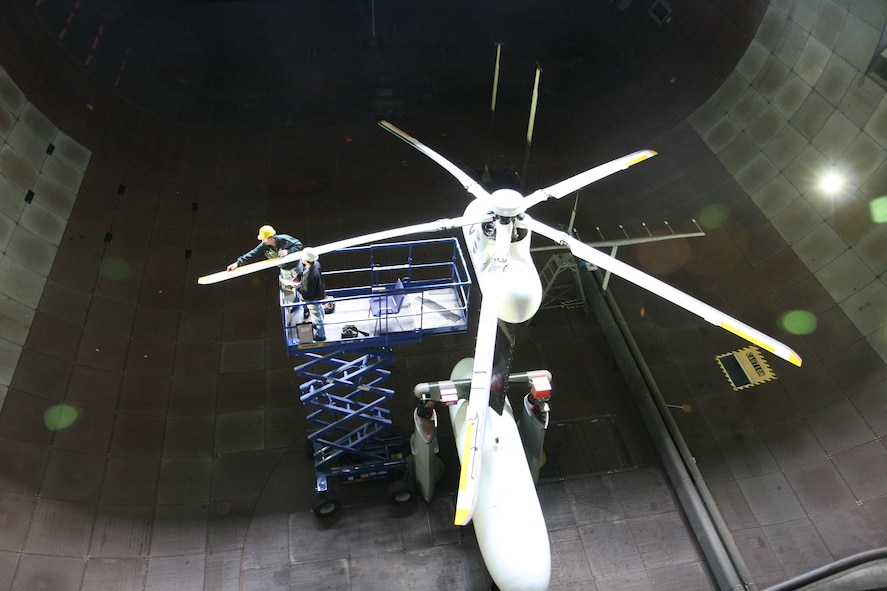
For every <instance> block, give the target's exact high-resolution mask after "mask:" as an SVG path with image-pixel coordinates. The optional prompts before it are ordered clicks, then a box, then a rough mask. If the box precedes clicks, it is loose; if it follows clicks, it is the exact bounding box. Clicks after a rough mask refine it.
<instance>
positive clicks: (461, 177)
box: [379, 119, 490, 199]
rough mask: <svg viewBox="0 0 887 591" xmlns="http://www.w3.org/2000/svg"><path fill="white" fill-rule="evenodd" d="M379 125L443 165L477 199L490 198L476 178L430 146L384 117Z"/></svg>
mask: <svg viewBox="0 0 887 591" xmlns="http://www.w3.org/2000/svg"><path fill="white" fill-rule="evenodd" d="M379 125H380V126H382V128H383V129H386V130H388V131H390V132H391V133H393V134H394V135H396V136H397V137H399V138H400V139H402V140H403V141H405V142H406V143H408V144H409V145H411V146H413V147H414V148H416V149H417V150H419V151H420V152H422V153H423V154H425V155H426V156H428V157H429V158H431V159H432V160H434V161H435V162H436V163H437V164H439V165H440V166H441V167H443V168H444V169H445V170H446V171H447V172H449V173H450V174H451V175H453V176H454V177H456V180H458V181H459V182H460V183H462V186H463V187H465V190H466V191H468V192H469V193H471V194H472V195H474V196H475V197H477V198H478V199H489V198H490V194H489V193H488V192H487V191H486V190H485V189H484V188H483V187H481V186H480V183H478V182H477V181H476V180H474V179H473V178H471V177H470V176H468V174H467V173H465V171H463V170H462V169H461V168H459V167H458V166H456V165H455V164H453V163H452V162H450V161H449V160H447V159H446V158H444V157H443V156H441V155H440V154H438V153H437V152H435V151H434V150H432V149H431V148H429V147H428V146H426V145H425V144H423V143H422V142H420V141H419V140H417V139H416V138H414V137H413V136H411V135H410V134H408V133H407V132H405V131H404V130H402V129H400V128H399V127H397V126H395V125H392V124H390V123H388V122H387V121H385V120H384V119H383V120H382V121H379Z"/></svg>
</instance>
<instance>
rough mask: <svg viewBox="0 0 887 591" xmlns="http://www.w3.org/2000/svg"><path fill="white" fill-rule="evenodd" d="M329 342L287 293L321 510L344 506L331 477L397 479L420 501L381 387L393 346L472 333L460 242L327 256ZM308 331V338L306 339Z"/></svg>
mask: <svg viewBox="0 0 887 591" xmlns="http://www.w3.org/2000/svg"><path fill="white" fill-rule="evenodd" d="M321 264H322V265H323V277H324V283H325V284H326V287H327V289H326V293H327V300H325V301H326V304H327V305H326V307H327V309H329V308H331V307H333V306H334V311H333V312H327V313H326V318H325V322H324V327H325V330H326V337H327V340H325V341H322V342H315V341H314V340H313V332H312V328H311V325H310V323H308V322H307V321H305V320H303V309H302V305H301V303H300V302H297V301H295V299H294V298H293V294H292V292H287V291H281V294H280V308H281V315H282V318H283V329H284V334H285V336H286V345H287V352H288V354H289V355H290V356H293V357H298V358H299V359H300V364H299V365H297V366H296V367H295V372H296V374H297V375H298V376H299V378H300V379H301V384H300V386H299V388H300V390H301V401H302V404H304V405H305V406H306V407H307V408H308V409H309V414H308V417H307V418H308V420H309V422H310V423H311V425H313V427H314V428H313V429H312V431H311V432H310V433H309V434H308V443H307V445H306V449H307V450H308V451H309V453H311V455H312V457H313V458H314V470H315V476H316V484H315V490H316V491H317V492H318V495H319V496H318V499H317V500H316V502H315V504H314V511H315V513H317V514H319V515H325V514H328V513H332V512H333V511H335V510H337V509H338V508H339V507H341V502H340V501H339V499H338V497H337V496H336V495H335V494H334V493H332V492H331V491H330V490H329V488H328V482H327V481H328V479H330V478H335V479H338V480H340V481H343V482H355V481H361V480H371V479H379V478H390V479H392V481H393V483H392V486H391V489H390V490H389V494H390V496H391V497H392V499H394V500H396V501H401V500H407V499H409V498H411V497H412V495H411V493H410V492H409V490H408V488H407V487H408V486H409V483H404V481H403V480H402V479H401V477H402V476H403V475H404V474H405V473H406V471H407V468H408V464H407V456H408V454H409V447H408V445H409V442H408V441H407V440H406V439H405V438H404V436H403V434H402V433H400V432H399V431H398V430H397V429H392V421H391V418H390V416H389V414H390V411H389V409H388V408H386V404H387V402H388V401H389V400H390V399H391V398H392V397H393V396H394V395H395V392H394V391H393V390H390V389H388V388H385V387H384V386H383V385H382V384H383V383H384V382H385V380H386V379H387V378H388V377H389V375H390V371H389V370H387V369H385V368H386V366H388V365H389V364H391V363H392V361H393V360H394V353H393V349H392V347H393V345H395V344H398V343H409V342H420V341H421V340H422V338H423V337H424V336H425V335H429V334H448V333H458V332H465V331H466V330H467V327H468V303H469V295H470V288H471V278H470V275H469V273H468V267H467V265H466V262H465V258H464V256H463V254H462V248H461V246H460V244H459V241H458V240H457V239H456V238H442V239H435V240H416V241H410V242H395V243H385V244H372V245H367V246H360V247H354V248H348V249H344V250H341V251H336V252H333V253H329V254H325V255H323V258H322V261H321ZM300 336H302V339H300V338H299V337H300Z"/></svg>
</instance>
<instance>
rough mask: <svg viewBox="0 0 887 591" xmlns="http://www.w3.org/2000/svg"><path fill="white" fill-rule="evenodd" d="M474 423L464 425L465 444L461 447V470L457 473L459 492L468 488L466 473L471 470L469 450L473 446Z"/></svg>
mask: <svg viewBox="0 0 887 591" xmlns="http://www.w3.org/2000/svg"><path fill="white" fill-rule="evenodd" d="M476 426H477V425H476V423H471V422H469V423H466V424H465V443H464V445H463V447H462V469H461V470H460V471H459V491H463V490H465V489H466V488H468V478H469V477H468V472H469V470H470V469H471V460H472V459H473V458H472V455H471V448H472V447H473V445H474V429H475V427H476Z"/></svg>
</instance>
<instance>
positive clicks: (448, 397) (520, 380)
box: [413, 369, 551, 406]
mask: <svg viewBox="0 0 887 591" xmlns="http://www.w3.org/2000/svg"><path fill="white" fill-rule="evenodd" d="M508 383H509V384H530V387H531V388H534V394H533V397H534V398H536V399H537V400H539V399H544V398H548V397H550V395H551V372H549V371H548V370H546V369H535V370H532V371H524V372H520V373H513V374H509V375H508ZM546 385H547V391H548V396H545V395H544V394H543V392H545V388H546ZM470 390H471V380H469V379H465V380H441V381H439V382H422V383H421V384H416V386H415V387H414V388H413V394H414V395H415V396H416V398H419V399H420V400H433V401H435V402H439V403H441V404H443V405H444V406H449V405H451V404H455V403H456V402H458V401H459V400H467V399H468V395H469V392H470ZM535 391H538V392H539V395H538V396H537V395H536V394H535Z"/></svg>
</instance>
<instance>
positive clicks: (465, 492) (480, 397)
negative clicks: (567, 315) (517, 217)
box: [454, 222, 511, 525]
mask: <svg viewBox="0 0 887 591" xmlns="http://www.w3.org/2000/svg"><path fill="white" fill-rule="evenodd" d="M495 223H496V254H495V258H494V259H493V261H492V262H491V263H490V265H489V266H488V267H487V268H486V269H485V270H484V275H488V277H486V278H485V281H484V282H483V288H482V289H483V290H484V291H483V296H482V297H483V299H482V300H481V305H480V320H479V321H478V325H477V340H476V342H475V348H474V369H473V371H472V374H471V391H470V392H469V395H468V403H467V404H468V408H467V409H466V410H467V413H466V415H465V417H466V418H465V439H464V440H463V441H462V445H463V448H462V469H461V470H460V472H459V490H458V493H457V496H456V517H455V520H454V523H455V524H456V525H467V524H468V522H469V521H471V518H472V516H474V508H475V505H476V504H477V493H478V490H479V488H480V471H481V459H482V458H483V451H484V450H483V448H484V437H485V429H486V426H487V411H488V410H489V407H490V382H491V379H492V373H493V361H494V357H495V353H496V351H495V349H496V330H497V328H498V325H499V297H500V295H501V285H502V281H500V280H499V278H498V277H496V274H499V273H502V272H503V271H504V270H505V267H506V266H507V265H508V250H509V247H510V246H511V222H509V223H507V224H500V223H498V222H495ZM477 280H478V283H481V279H480V277H478V279H477Z"/></svg>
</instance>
